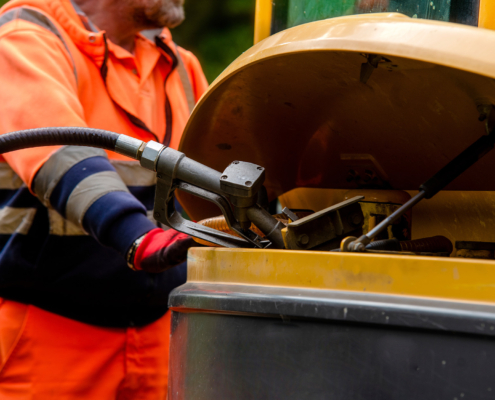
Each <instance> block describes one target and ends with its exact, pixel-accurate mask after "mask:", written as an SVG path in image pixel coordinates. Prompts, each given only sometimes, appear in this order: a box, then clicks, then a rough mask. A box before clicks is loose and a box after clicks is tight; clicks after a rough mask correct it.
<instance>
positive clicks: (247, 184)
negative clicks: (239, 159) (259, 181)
mask: <svg viewBox="0 0 495 400" xmlns="http://www.w3.org/2000/svg"><path fill="white" fill-rule="evenodd" d="M252 184H253V182H251V181H246V183H245V185H246V186H251V185H252Z"/></svg>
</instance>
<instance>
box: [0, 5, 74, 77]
mask: <svg viewBox="0 0 495 400" xmlns="http://www.w3.org/2000/svg"><path fill="white" fill-rule="evenodd" d="M16 19H22V20H24V21H28V22H32V23H33V24H36V25H38V26H40V27H42V28H44V29H46V30H47V31H50V32H51V33H53V34H54V35H55V36H56V37H58V38H59V39H60V41H61V42H62V44H63V45H64V47H65V50H67V53H68V54H69V57H70V59H71V61H72V69H73V71H74V77H75V78H76V82H77V70H76V63H75V62H74V59H73V58H72V54H71V52H70V50H69V47H68V46H67V43H66V42H65V40H64V38H63V37H62V35H61V34H60V32H59V30H58V29H57V27H56V26H55V25H54V24H53V22H52V21H51V20H50V19H49V18H48V17H47V16H46V15H45V14H43V13H41V12H40V11H37V10H34V9H32V8H25V7H19V8H13V9H12V10H9V11H7V12H6V13H5V14H2V15H1V16H0V27H2V26H3V25H5V24H7V23H8V22H11V21H14V20H16Z"/></svg>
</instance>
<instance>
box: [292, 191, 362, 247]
mask: <svg viewBox="0 0 495 400" xmlns="http://www.w3.org/2000/svg"><path fill="white" fill-rule="evenodd" d="M363 198H364V197H363V196H356V197H354V198H352V199H349V200H346V201H344V202H342V203H339V204H336V205H334V206H332V207H329V208H326V209H324V210H321V211H319V212H316V213H314V214H311V215H308V216H307V217H304V218H299V219H297V220H296V221H294V222H291V223H290V224H289V225H287V233H286V235H285V239H284V242H285V244H286V247H287V248H288V249H293V250H310V249H315V248H318V249H320V250H331V249H334V248H337V247H339V245H340V241H341V240H342V238H343V237H345V236H349V235H352V234H355V232H362V225H363V220H364V217H363V212H362V211H361V206H360V205H359V201H361V200H362V199H363ZM296 218H297V217H296ZM291 219H292V218H291Z"/></svg>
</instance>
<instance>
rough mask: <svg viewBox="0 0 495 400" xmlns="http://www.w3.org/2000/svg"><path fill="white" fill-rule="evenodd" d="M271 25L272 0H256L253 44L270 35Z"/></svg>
mask: <svg viewBox="0 0 495 400" xmlns="http://www.w3.org/2000/svg"><path fill="white" fill-rule="evenodd" d="M271 25H272V0H256V16H255V23H254V44H256V43H258V42H260V41H262V40H263V39H266V38H267V37H268V36H270V29H271Z"/></svg>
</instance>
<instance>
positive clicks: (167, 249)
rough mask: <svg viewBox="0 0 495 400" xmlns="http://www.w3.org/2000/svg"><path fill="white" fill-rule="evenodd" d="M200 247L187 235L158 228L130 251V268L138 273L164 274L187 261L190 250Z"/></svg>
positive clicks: (139, 240) (137, 241) (136, 243)
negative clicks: (141, 271)
mask: <svg viewBox="0 0 495 400" xmlns="http://www.w3.org/2000/svg"><path fill="white" fill-rule="evenodd" d="M198 246H200V245H199V244H197V243H196V242H195V241H194V239H193V238H192V237H190V236H189V235H186V234H185V233H180V232H177V231H176V230H174V229H169V230H168V231H164V230H163V229H160V228H156V229H153V230H151V231H149V232H148V233H147V234H146V235H144V236H142V237H141V238H139V239H138V240H136V242H134V245H133V246H132V247H131V249H130V250H129V255H128V262H129V266H130V267H131V268H133V269H134V270H137V271H140V270H143V271H146V272H154V273H158V272H163V271H166V270H167V269H170V268H172V267H175V266H176V265H179V264H181V263H182V262H184V261H186V258H187V251H188V250H189V248H190V247H198Z"/></svg>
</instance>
